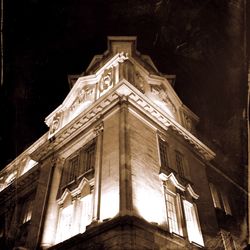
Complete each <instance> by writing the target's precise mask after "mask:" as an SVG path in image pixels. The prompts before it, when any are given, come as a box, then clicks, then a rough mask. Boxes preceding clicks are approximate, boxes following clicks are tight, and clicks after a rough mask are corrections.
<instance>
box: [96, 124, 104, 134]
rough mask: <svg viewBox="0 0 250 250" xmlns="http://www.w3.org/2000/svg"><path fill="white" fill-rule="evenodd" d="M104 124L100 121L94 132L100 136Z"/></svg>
mask: <svg viewBox="0 0 250 250" xmlns="http://www.w3.org/2000/svg"><path fill="white" fill-rule="evenodd" d="M103 128H104V125H103V122H101V123H99V124H98V125H97V126H96V127H95V128H94V133H95V135H96V136H98V135H99V134H100V133H101V132H102V131H103Z"/></svg>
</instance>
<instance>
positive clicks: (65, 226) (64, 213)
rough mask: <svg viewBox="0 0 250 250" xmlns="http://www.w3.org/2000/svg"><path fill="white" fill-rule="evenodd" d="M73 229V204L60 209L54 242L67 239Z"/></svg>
mask: <svg viewBox="0 0 250 250" xmlns="http://www.w3.org/2000/svg"><path fill="white" fill-rule="evenodd" d="M72 229H73V205H69V206H67V207H64V208H62V209H61V211H60V214H59V221H58V227H57V236H56V242H61V241H64V240H66V239H69V238H70V237H71V236H72Z"/></svg>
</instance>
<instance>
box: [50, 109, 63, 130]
mask: <svg viewBox="0 0 250 250" xmlns="http://www.w3.org/2000/svg"><path fill="white" fill-rule="evenodd" d="M61 119H62V113H61V112H58V113H56V114H55V116H54V118H53V121H52V124H51V126H50V135H52V134H54V133H55V132H56V131H57V130H58V129H59V127H60V123H61Z"/></svg>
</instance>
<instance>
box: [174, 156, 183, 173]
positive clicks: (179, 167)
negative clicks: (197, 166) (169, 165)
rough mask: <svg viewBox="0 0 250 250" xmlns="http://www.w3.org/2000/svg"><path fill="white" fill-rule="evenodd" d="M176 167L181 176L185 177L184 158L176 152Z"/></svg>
mask: <svg viewBox="0 0 250 250" xmlns="http://www.w3.org/2000/svg"><path fill="white" fill-rule="evenodd" d="M175 160H176V167H177V171H178V173H179V175H180V176H181V177H184V167H183V156H182V154H181V153H180V152H179V151H176V152H175Z"/></svg>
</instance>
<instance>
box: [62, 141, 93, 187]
mask: <svg viewBox="0 0 250 250" xmlns="http://www.w3.org/2000/svg"><path fill="white" fill-rule="evenodd" d="M95 151H96V142H95V140H92V141H91V142H90V143H88V144H87V145H86V146H84V147H83V148H82V149H80V150H78V151H77V152H75V153H74V154H73V155H71V156H70V157H69V158H68V159H67V160H66V161H65V164H64V168H63V174H62V179H61V184H60V186H61V187H62V188H64V187H65V185H68V184H69V183H71V182H73V181H76V180H77V179H78V177H80V176H81V175H82V174H85V173H87V172H89V171H90V170H93V169H94V167H95Z"/></svg>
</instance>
